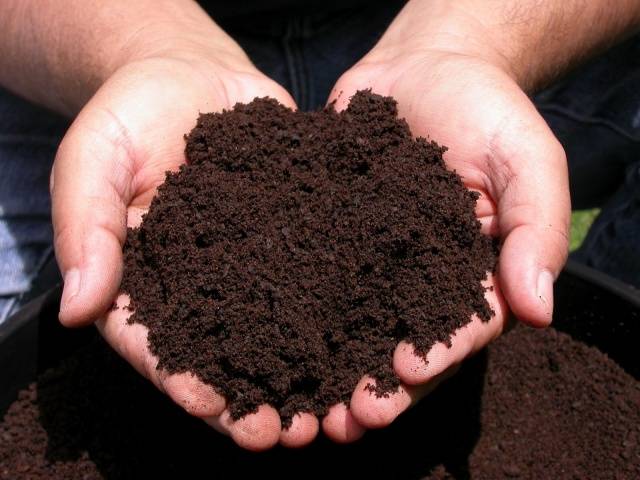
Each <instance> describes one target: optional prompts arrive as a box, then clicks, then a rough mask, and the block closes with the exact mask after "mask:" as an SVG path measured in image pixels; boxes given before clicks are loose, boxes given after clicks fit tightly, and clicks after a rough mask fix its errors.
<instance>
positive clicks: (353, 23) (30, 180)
mask: <svg viewBox="0 0 640 480" xmlns="http://www.w3.org/2000/svg"><path fill="white" fill-rule="evenodd" d="M401 4H402V2H401V1H397V2H392V1H388V2H384V3H380V4H375V6H374V5H373V4H371V3H369V4H368V6H366V7H364V8H356V9H350V10H337V11H332V12H321V13H312V14H309V13H305V14H303V13H299V14H293V13H291V14H283V13H282V12H278V13H273V14H269V13H261V14H260V15H259V16H257V15H254V16H242V17H234V18H226V19H222V20H220V23H221V24H222V26H223V27H224V28H225V29H226V30H227V31H228V32H229V33H230V34H231V35H232V36H233V37H234V38H235V39H236V40H237V41H238V42H239V43H240V45H241V46H242V47H243V48H244V49H245V51H246V52H247V53H248V55H249V56H250V57H251V59H252V60H253V61H254V63H255V64H256V65H257V66H258V68H260V69H261V70H262V71H263V72H265V73H266V74H267V75H269V76H270V77H272V78H273V79H274V80H276V81H277V82H279V83H280V84H282V85H283V86H284V87H285V88H287V89H288V90H289V92H290V93H291V94H292V95H293V97H294V98H295V100H296V102H297V104H298V106H299V107H300V108H301V109H303V110H310V109H316V108H318V107H320V106H322V105H324V104H325V102H326V99H327V97H328V95H329V92H330V90H331V87H332V86H333V84H334V83H335V81H336V80H337V79H338V77H339V76H340V75H341V74H342V73H343V72H344V71H346V70H347V69H348V68H349V67H350V66H351V65H353V64H354V63H355V62H356V61H357V60H358V59H359V58H360V57H362V56H363V55H364V54H365V53H366V52H367V51H368V50H369V49H370V48H371V47H372V46H373V45H374V44H375V42H376V41H377V40H378V38H379V37H380V35H381V34H382V33H383V32H384V30H385V29H386V27H387V26H388V24H389V23H390V21H391V20H392V19H393V17H394V16H395V14H396V13H397V11H398V10H399V8H400V7H401ZM535 101H536V103H537V104H538V106H539V108H540V111H541V112H542V114H543V115H544V117H545V118H546V119H547V121H548V122H549V124H550V125H551V127H552V128H553V130H554V132H555V133H556V135H558V137H559V138H560V140H561V142H562V143H563V145H564V147H565V149H566V151H567V154H568V158H569V167H570V176H571V193H572V197H573V201H574V206H575V207H576V208H587V207H594V206H602V207H603V209H602V213H601V214H600V216H599V218H598V219H597V220H596V222H595V224H594V225H593V227H592V229H591V231H590V233H589V235H588V237H587V239H586V241H585V243H584V245H583V247H582V248H581V249H580V250H579V251H578V252H577V253H576V254H575V256H576V258H577V259H579V260H581V261H583V262H585V263H587V264H589V265H591V266H594V267H596V268H599V269H601V270H604V271H606V272H608V273H610V274H612V275H614V276H617V277H619V278H621V279H623V280H626V281H627V282H629V283H632V284H635V285H638V286H640V251H639V249H638V248H636V247H637V244H638V239H639V238H640V188H639V187H640V38H635V39H632V40H630V41H629V42H627V43H625V44H624V45H622V46H620V47H618V48H616V49H614V50H612V51H611V52H609V53H608V54H606V55H605V56H602V57H601V58H599V59H597V60H596V61H594V62H593V63H591V64H589V65H587V66H586V67H584V68H582V69H581V70H579V71H578V72H576V73H575V74H574V75H572V76H570V77H568V78H567V79H565V80H564V81H562V82H561V83H559V84H557V85H554V86H553V87H552V88H550V89H548V90H546V91H544V92H542V93H541V94H539V95H538V96H537V97H536V98H535ZM67 126H68V121H67V120H66V119H63V118H60V117H58V116H56V115H53V114H50V113H48V112H44V111H43V110H41V109H39V108H37V107H34V106H32V105H29V104H28V103H27V102H24V101H23V100H20V99H18V98H16V97H14V96H12V95H10V94H9V93H7V92H5V91H2V90H0V172H1V173H0V321H2V320H4V319H5V318H7V316H8V315H9V314H10V313H11V312H12V311H14V310H15V309H16V308H18V307H19V305H20V304H21V301H22V300H21V299H23V298H24V297H23V295H24V293H25V292H27V291H29V289H30V288H31V285H32V282H33V280H34V278H36V276H37V275H38V273H39V271H40V269H41V267H42V265H43V264H44V263H46V262H47V260H48V259H50V258H51V256H52V247H51V241H52V238H51V222H50V215H49V210H50V202H49V193H48V175H49V170H50V166H51V163H52V161H53V158H54V155H55V150H56V147H57V145H58V143H59V141H60V139H61V137H62V135H63V133H64V131H65V130H66V128H67Z"/></svg>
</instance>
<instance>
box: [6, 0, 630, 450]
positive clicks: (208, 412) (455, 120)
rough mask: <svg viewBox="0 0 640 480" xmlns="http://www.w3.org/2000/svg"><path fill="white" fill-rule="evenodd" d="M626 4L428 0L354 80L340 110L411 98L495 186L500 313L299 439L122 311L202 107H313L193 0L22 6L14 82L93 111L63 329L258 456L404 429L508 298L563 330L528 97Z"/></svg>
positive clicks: (70, 214) (416, 112) (58, 181)
mask: <svg viewBox="0 0 640 480" xmlns="http://www.w3.org/2000/svg"><path fill="white" fill-rule="evenodd" d="M610 3H611V2H606V1H604V0H601V1H590V2H586V1H577V0H574V1H567V2H553V1H551V0H548V1H540V0H524V1H499V0H475V1H472V0H466V1H465V0H459V1H457V2H449V1H440V0H438V1H436V0H413V1H411V2H410V3H409V4H408V5H407V6H406V7H405V9H404V10H403V11H402V12H401V13H400V14H399V15H398V17H397V18H396V20H395V21H394V22H393V24H392V25H391V26H390V28H389V30H388V31H387V33H386V34H385V36H384V37H383V38H382V39H381V41H380V42H379V43H378V45H376V47H375V48H374V49H373V50H372V51H371V52H370V53H369V54H368V55H367V56H366V57H365V58H363V59H362V60H361V61H360V62H359V63H358V64H357V65H355V66H354V67H353V68H352V69H351V70H350V71H349V72H347V73H345V75H344V76H343V77H342V78H341V79H340V81H339V82H338V84H337V85H336V88H335V89H334V93H333V94H332V99H336V100H337V103H336V106H337V108H343V107H344V105H345V103H346V102H347V100H348V98H349V96H350V95H352V94H353V93H354V92H355V91H356V90H358V89H361V88H372V89H373V90H374V91H375V92H377V93H381V94H385V95H392V96H394V97H395V98H396V99H397V100H398V103H399V108H400V114H401V116H404V117H405V118H406V119H407V121H408V122H409V124H410V126H411V127H412V131H413V132H414V133H415V134H416V135H421V136H427V135H428V136H430V137H431V138H433V139H435V140H436V141H438V142H439V143H441V144H444V145H447V146H448V147H449V149H450V150H449V152H448V153H447V154H446V160H447V162H448V164H449V166H450V167H452V168H455V169H456V170H457V171H458V173H460V174H461V175H462V177H463V178H464V180H465V182H466V184H467V186H469V187H470V188H473V189H475V190H477V191H479V192H480V193H481V195H482V196H481V199H480V201H479V202H478V209H477V213H478V216H479V218H480V220H481V222H482V224H483V228H484V230H485V231H486V232H487V233H491V234H493V235H500V236H501V238H502V239H503V240H504V246H503V250H502V253H501V257H500V266H499V270H498V272H497V276H495V277H492V278H491V279H489V280H488V282H489V283H488V285H489V284H491V285H493V287H494V288H493V290H492V291H488V292H487V299H488V301H489V303H490V304H491V305H492V307H493V309H494V311H495V313H496V314H495V316H494V317H493V318H492V320H491V321H490V322H488V323H481V322H479V321H478V320H474V321H472V322H471V323H470V324H469V325H468V326H467V327H464V328H463V329H461V330H460V331H459V332H457V333H456V335H455V336H454V338H453V341H452V343H453V345H452V347H451V348H446V347H444V346H443V345H436V346H435V347H434V348H433V350H432V351H431V352H430V353H429V354H428V356H427V358H428V363H424V362H423V361H422V360H421V359H420V358H418V357H416V356H415V355H413V351H412V348H411V347H410V346H408V345H404V344H401V345H399V347H398V349H397V351H396V354H395V357H394V366H395V369H396V372H397V373H398V375H399V377H400V378H401V380H402V381H403V385H402V386H401V388H400V390H399V392H398V393H397V394H395V395H391V396H389V397H388V398H379V399H378V398H377V397H375V396H373V395H370V394H369V393H368V391H367V392H365V390H364V388H363V386H364V385H365V384H366V383H367V382H368V381H369V380H368V379H363V381H362V382H361V384H360V385H359V386H358V387H357V388H356V390H355V392H354V394H353V397H352V401H351V406H350V408H346V406H344V405H337V406H335V407H334V408H332V409H331V411H330V413H329V414H328V415H327V416H326V417H325V418H323V419H322V421H321V422H320V421H319V420H318V419H317V418H315V417H313V416H312V415H310V414H303V415H298V416H295V417H294V424H293V426H292V428H290V429H289V430H287V431H282V430H281V426H280V418H279V417H278V414H277V412H276V411H275V409H273V408H272V407H269V406H266V405H265V406H262V407H261V408H260V409H259V411H258V412H257V413H256V414H252V415H248V416H247V417H245V418H243V419H241V420H238V421H236V422H233V421H231V419H230V418H229V414H228V411H227V410H226V409H225V401H224V399H223V398H221V397H220V396H219V395H217V394H216V393H215V391H214V390H213V389H212V388H211V387H208V386H206V385H204V384H202V383H200V382H199V381H198V380H197V379H195V378H193V377H192V376H190V375H188V374H182V375H167V374H166V373H165V372H162V371H159V370H157V368H156V365H157V359H155V358H154V357H153V356H152V355H151V354H150V353H149V351H148V348H147V342H146V329H145V327H143V326H141V325H128V324H127V323H126V310H123V309H122V308H120V309H117V310H113V311H111V312H109V313H107V314H105V312H106V311H107V309H108V307H109V306H110V305H111V304H112V302H113V299H114V298H115V297H116V295H117V293H118V287H119V285H120V279H121V274H122V252H121V249H122V242H123V241H124V237H125V233H126V226H127V225H135V224H137V223H138V222H139V221H140V216H141V214H142V213H143V212H144V211H145V210H146V208H147V207H148V205H149V203H150V201H151V198H152V197H153V195H154V193H155V191H156V187H157V186H158V185H159V184H160V183H161V182H162V181H163V179H164V172H165V171H167V170H175V169H176V168H177V167H178V166H179V165H180V164H181V163H183V162H184V161H185V160H184V153H183V150H184V143H183V138H182V136H183V134H184V133H185V132H188V131H189V130H190V129H191V128H192V127H193V125H194V123H195V119H196V117H197V115H198V112H204V111H219V110H221V109H222V108H230V107H231V106H233V105H234V104H235V103H236V102H248V101H250V100H252V99H253V98H254V97H255V96H270V97H273V98H277V99H278V100H279V101H281V102H282V103H284V104H286V105H288V106H291V107H292V108H295V104H294V102H293V100H292V99H291V97H290V96H289V95H288V93H287V92H286V91H284V90H283V89H282V88H281V87H280V86H279V85H277V84H275V83H274V82H273V81H271V80H270V79H268V78H266V77H265V76H264V75H263V74H261V73H260V72H259V71H257V70H256V69H255V67H254V66H253V65H252V64H251V63H250V61H249V60H248V58H247V57H246V55H245V54H244V53H243V52H242V51H241V50H240V48H239V47H238V45H237V44H236V43H235V42H234V41H233V40H232V39H231V38H229V37H228V36H227V35H226V34H225V33H224V32H223V31H222V30H220V29H219V28H218V27H217V26H216V25H215V23H214V22H213V21H212V20H211V19H209V18H208V17H207V16H206V14H205V13H204V12H203V11H202V10H201V9H200V8H199V7H198V6H197V5H196V4H195V3H194V2H192V1H190V0H138V1H131V0H127V1H123V0H112V1H111V2H107V3H105V2H100V1H97V0H66V1H65V2H64V8H61V6H60V5H61V2H59V1H54V0H49V1H44V0H4V1H3V2H2V4H1V5H0V83H1V84H2V85H4V86H5V87H7V88H9V89H11V90H13V91H15V92H16V93H19V94H21V95H23V96H25V97H27V98H29V99H31V100H33V101H36V102H38V103H41V104H43V105H46V106H48V107H50V108H53V109H55V110H57V111H60V112H62V113H66V114H67V115H76V114H77V116H76V118H75V121H74V122H73V124H72V126H71V128H70V129H69V131H68V133H67V135H66V136H65V138H64V140H63V142H62V144H61V146H60V149H59V151H58V154H57V156H56V160H55V164H54V168H53V172H52V176H51V190H52V201H53V224H54V232H55V247H56V255H57V258H58V262H59V264H60V268H61V271H62V272H63V276H64V278H65V287H64V293H63V298H62V305H61V311H60V320H61V322H62V323H63V324H64V325H67V326H79V325H86V324H89V323H92V322H94V321H96V320H97V321H96V324H97V327H98V329H99V330H100V332H101V333H102V335H103V336H104V337H105V338H106V340H107V341H108V342H109V343H110V344H111V345H112V346H113V347H114V349H116V350H117V351H118V352H119V353H120V354H121V355H122V356H123V357H124V358H125V359H127V361H129V362H130V363H131V364H132V365H133V366H134V367H135V368H136V369H137V370H138V371H139V372H140V373H141V374H143V375H145V376H146V377H147V378H149V379H150V380H151V381H152V382H153V383H155V384H156V385H157V386H158V388H160V389H161V390H162V391H164V392H165V393H167V394H168V395H169V396H170V397H171V398H172V399H173V400H174V401H176V402H177V403H178V404H180V405H182V406H183V407H184V408H185V409H186V410H187V411H188V412H189V413H191V414H193V415H196V416H199V417H202V418H203V419H204V420H205V421H207V423H209V424H211V425H212V426H213V427H214V428H216V429H218V430H219V431H221V432H223V433H225V434H228V435H230V436H231V437H232V438H233V439H234V440H235V441H236V442H237V443H238V444H239V445H240V446H242V447H244V448H248V449H251V450H264V449H267V448H270V447H272V446H273V445H275V444H276V443H278V442H280V443H281V444H283V445H285V446H288V447H298V446H302V445H304V444H306V443H308V442H310V441H311V440H313V438H314V437H315V436H316V434H317V432H318V431H319V429H320V428H322V429H323V430H324V432H325V434H326V435H327V436H328V437H330V438H332V439H333V440H335V441H337V442H349V441H353V440H355V439H357V438H359V437H360V436H361V435H362V434H363V433H364V431H365V430H366V428H377V427H383V426H385V425H387V424H388V423H390V422H391V421H393V419H395V418H396V416H397V415H398V414H399V413H401V412H402V411H403V410H404V409H406V408H408V406H409V405H410V404H411V403H412V402H415V401H416V400H417V399H418V398H420V396H422V395H424V394H425V393H426V392H428V391H429V390H431V389H432V388H433V387H434V386H435V385H436V384H437V383H438V382H439V381H440V380H441V379H442V378H445V377H446V376H447V375H449V374H450V372H451V371H452V369H454V368H455V366H456V365H457V364H458V363H459V362H461V361H462V360H463V359H464V358H465V357H466V356H467V355H469V354H471V353H473V352H474V351H476V350H478V349H479V348H482V346H484V345H485V344H486V343H487V342H489V341H490V340H491V339H492V338H494V337H495V336H497V335H499V333H500V332H501V331H502V329H503V327H504V323H505V320H506V316H507V306H506V303H508V305H509V307H510V308H511V310H512V311H513V312H514V313H515V314H516V315H517V316H518V317H519V318H520V319H521V320H523V321H525V322H526V323H529V324H531V325H534V326H544V325H547V324H548V323H549V322H550V320H551V312H552V308H553V303H552V302H553V298H552V296H553V293H552V283H553V279H554V278H555V277H556V276H557V274H558V272H559V270H560V269H561V267H562V265H563V263H564V261H565V258H566V252H567V235H568V223H569V214H570V203H569V198H568V185H567V172H566V162H565V158H564V152H563V151H562V148H561V146H560V145H559V144H558V142H557V141H556V140H555V138H554V137H553V135H552V134H551V132H550V131H549V129H548V127H547V126H546V124H545V123H544V121H543V120H542V119H541V118H540V116H539V115H538V114H537V112H536V111H535V108H534V107H533V106H532V105H531V103H530V102H529V100H528V98H527V96H526V94H525V93H524V91H525V90H526V91H530V90H531V89H534V88H536V87H538V86H539V85H541V84H543V83H544V82H546V81H548V80H550V79H551V78H552V77H553V76H555V75H557V74H559V73H561V72H562V71H564V70H566V69H567V68H568V67H569V66H570V65H572V64H573V63H574V62H575V61H577V60H580V59H582V58H585V57H586V56H587V55H589V54H591V53H593V52H595V51H597V50H598V49H599V48H602V47H603V46H606V45H608V44H610V43H611V42H613V41H614V40H616V39H619V38H622V37H623V36H624V35H626V34H628V33H629V32H631V31H632V29H633V27H634V25H637V23H638V18H639V17H640V6H639V5H638V2H636V1H628V0H627V1H624V0H620V1H618V2H613V3H614V5H610ZM560 4H561V5H560ZM105 5H106V6H105ZM545 32H546V34H545ZM507 47H508V48H507ZM461 132H462V133H461ZM500 291H502V292H504V296H502V295H501V294H500ZM505 299H506V301H505ZM126 302H127V299H126V298H125V297H123V296H121V297H119V298H118V299H117V303H118V304H119V305H120V306H124V305H125V304H126Z"/></svg>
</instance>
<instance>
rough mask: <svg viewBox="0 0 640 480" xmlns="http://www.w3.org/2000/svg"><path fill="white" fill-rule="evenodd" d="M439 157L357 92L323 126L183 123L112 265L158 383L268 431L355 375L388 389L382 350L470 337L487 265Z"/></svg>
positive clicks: (236, 118) (391, 382) (391, 381)
mask: <svg viewBox="0 0 640 480" xmlns="http://www.w3.org/2000/svg"><path fill="white" fill-rule="evenodd" d="M444 151H445V149H444V148H442V147H440V146H438V145H437V144H435V143H434V142H430V141H427V140H425V139H417V140H416V139H414V138H412V136H411V132H410V131H409V127H408V125H407V124H406V122H404V121H403V120H400V119H398V117H397V108H396V102H395V101H394V100H393V99H391V98H388V97H381V96H379V95H374V94H372V93H371V92H367V91H362V92H359V93H357V94H356V95H355V96H354V97H353V98H352V99H351V102H350V104H349V106H348V108H347V109H346V110H345V111H343V112H341V113H336V111H335V110H334V109H333V108H332V107H331V106H330V107H328V108H326V109H324V110H322V111H318V112H312V113H306V112H294V111H292V110H290V109H288V108H285V107H284V106H282V105H280V104H278V103H277V102H276V101H275V100H269V99H256V100H254V101H253V102H252V103H250V104H248V105H237V106H236V107H235V108H234V109H233V110H231V111H226V112H223V113H211V114H204V115H201V116H200V118H199V119H198V122H197V125H196V127H195V128H194V129H193V130H192V131H191V133H190V134H189V135H188V136H187V146H186V156H187V160H188V163H187V164H186V165H184V166H183V167H182V168H181V169H180V170H179V171H178V172H177V173H171V174H169V175H168V176H167V179H166V181H165V183H164V184H163V185H162V186H161V187H160V189H159V191H158V195H157V196H156V198H155V199H154V200H153V202H152V203H151V207H150V210H149V213H148V214H147V215H146V216H145V217H144V220H143V222H142V225H141V226H140V227H139V228H137V229H133V230H130V231H129V235H128V238H127V242H126V245H125V249H124V250H125V271H124V280H123V283H122V288H123V290H124V292H126V293H128V294H129V296H130V298H131V304H130V307H131V308H132V310H133V312H134V313H133V315H132V317H131V321H132V322H138V323H142V324H144V325H146V326H147V327H148V328H149V345H150V347H151V351H152V352H153V353H154V354H155V355H157V356H158V358H159V360H160V363H159V368H164V369H166V370H167V371H168V372H171V373H174V372H187V371H188V372H192V373H194V374H196V375H197V376H198V377H199V378H200V379H201V380H202V381H204V382H205V383H207V384H210V385H212V386H214V387H215V388H216V389H217V390H218V391H219V392H220V393H222V394H223V395H224V396H225V397H226V398H227V400H228V402H229V408H230V412H231V414H232V417H233V418H239V417H241V416H242V415H244V414H246V413H248V412H251V411H253V410H255V409H256V408H257V407H258V406H259V405H261V404H263V403H266V404H270V405H272V406H274V407H275V408H276V409H277V410H278V411H279V412H280V414H281V417H282V419H283V424H284V425H285V427H286V426H288V425H290V422H291V417H292V415H293V414H295V413H296V412H299V411H305V412H312V413H315V414H317V415H324V414H326V412H327V410H328V408H329V407H330V406H332V405H334V404H336V403H339V402H348V401H349V398H350V396H351V393H352V392H353V389H354V387H355V386H356V384H357V383H358V381H359V380H360V378H361V377H362V376H363V375H364V374H370V375H372V376H374V377H375V378H376V380H377V393H378V394H383V393H385V392H389V391H391V390H393V389H394V388H396V387H397V385H398V381H397V379H396V376H395V374H394V373H393V370H392V368H391V359H392V355H393V351H394V349H395V347H396V345H397V344H398V343H399V341H400V340H403V339H408V340H409V341H411V342H412V343H413V344H414V345H415V346H416V348H417V349H418V352H420V353H422V354H425V353H426V352H427V351H428V349H429V348H430V347H431V346H432V345H433V344H434V343H435V342H439V341H445V342H446V341H448V340H449V337H450V335H451V333H452V332H453V331H454V330H456V329H457V328H459V327H461V326H463V325H464V324H466V323H468V322H469V321H470V320H471V316H472V315H473V314H474V313H476V314H477V315H478V316H479V317H480V318H481V319H483V320H488V319H489V318H490V315H491V311H490V308H489V305H488V304H487V302H486V300H485V298H484V294H485V289H484V288H483V286H482V285H481V281H482V280H483V279H485V277H486V276H487V272H489V271H491V270H492V269H493V268H494V266H495V262H496V255H495V248H494V245H493V243H492V241H491V240H490V239H489V237H487V236H484V235H481V233H480V224H479V222H478V220H477V219H476V217H475V213H474V207H475V200H476V196H477V194H476V193H473V192H470V191H469V190H467V189H466V188H465V186H464V185H463V183H462V181H461V179H460V177H459V176H458V175H457V174H456V173H454V172H451V171H448V170H447V169H446V168H445V164H444V161H443V158H442V154H443V152H444Z"/></svg>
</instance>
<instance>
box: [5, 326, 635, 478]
mask: <svg viewBox="0 0 640 480" xmlns="http://www.w3.org/2000/svg"><path fill="white" fill-rule="evenodd" d="M130 478H223V479H226V478H281V479H288V478H291V479H294V478H295V479H299V478H336V479H340V478H345V479H354V478H385V479H393V478H403V479H417V478H429V479H438V478H440V479H442V478H457V479H465V478H471V479H490V480H498V479H509V478H519V479H547V478H553V479H554V480H562V479H596V478H597V479H610V478H615V479H625V480H627V479H628V480H631V479H637V478H640V382H638V381H637V380H635V379H634V378H633V377H631V376H629V375H628V374H627V373H625V372H624V371H623V370H622V369H621V368H620V367H619V366H618V365H617V364H615V363H614V362H613V361H611V360H610V359H609V358H608V357H606V356H605V355H604V354H602V353H600V352H599V351H598V350H596V349H595V348H592V347H587V346H585V345H584V344H582V343H580V342H577V341H575V340H572V339H571V338H570V337H568V336H567V335H565V334H562V333H558V332H556V331H554V330H553V329H549V330H546V331H536V330H529V329H526V328H524V327H517V328H516V329H514V330H513V331H512V332H510V333H508V334H506V335H505V336H504V337H502V338H501V339H499V340H497V341H496V342H495V343H494V344H493V345H492V346H490V347H489V349H488V351H486V352H483V353H481V354H480V355H478V356H476V357H474V358H472V359H470V360H469V361H467V362H466V363H465V365H464V366H463V368H462V370H461V371H460V372H459V374H458V375H456V377H454V378H453V379H451V380H449V381H448V382H446V383H445V384H443V385H441V387H440V388H438V389H437V390H436V391H435V392H434V393H433V394H431V395H430V396H429V397H428V398H426V399H424V400H423V401H422V402H421V403H420V404H419V405H418V406H417V407H415V408H414V409H413V410H412V411H410V412H408V413H407V414H405V415H403V416H402V417H401V418H400V419H399V420H398V421H396V422H395V423H394V424H393V425H392V426H390V427H389V428H387V429H384V430H382V431H378V432H369V433H368V434H367V435H366V436H365V438H364V439H363V440H361V441H360V442H358V443H357V444H355V445H351V446H339V445H332V444H330V443H329V442H327V441H325V440H319V441H316V442H315V443H314V444H313V445H312V446H311V447H309V448H307V449H305V450H302V451H286V450H284V449H280V448H277V449H275V450H274V451H271V452H268V453H266V454H260V455H256V454H251V453H248V452H244V451H242V450H240V449H238V448H237V447H236V446H235V445H234V444H233V443H232V442H231V441H230V440H229V439H226V438H224V437H221V436H220V435H218V434H217V433H216V432H214V431H213V430H212V429H211V428H210V427H208V426H207V425H205V424H204V422H201V421H199V420H197V419H195V418H193V417H189V416H188V415H187V414H186V413H184V412H183V411H182V410H181V409H180V408H179V407H177V406H175V405H174V404H172V403H171V401H170V400H168V399H167V398H166V397H164V396H163V395H162V394H161V393H160V392H158V391H156V390H155V388H154V387H153V386H152V385H150V384H149V383H148V382H147V381H146V380H144V379H143V378H142V377H140V376H139V375H138V374H137V373H136V372H135V371H133V369H131V368H130V367H129V366H128V365H126V364H125V362H124V361H122V360H121V359H120V358H118V357H117V355H116V354H115V353H113V352H112V351H111V350H110V349H109V348H108V347H107V346H105V345H104V343H103V342H102V341H101V340H99V339H96V340H95V341H93V342H91V343H90V344H89V345H87V346H86V347H85V348H83V349H82V350H81V351H79V352H78V353H77V354H76V355H74V356H73V357H72V358H70V359H69V360H67V361H65V362H64V363H62V364H61V365H60V366H59V367H58V368H55V369H52V370H49V371H47V372H46V373H44V374H43V375H41V376H40V377H39V379H38V382H37V383H36V384H33V385H32V386H31V387H30V388H29V389H27V390H25V391H23V392H22V393H21V394H20V398H19V400H17V401H16V402H14V404H13V405H12V406H11V407H10V409H9V411H8V413H7V414H6V416H5V417H4V420H3V422H2V423H1V424H0V480H22V479H31V480H40V479H47V480H57V479H64V480H74V479H84V480H88V479H130Z"/></svg>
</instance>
